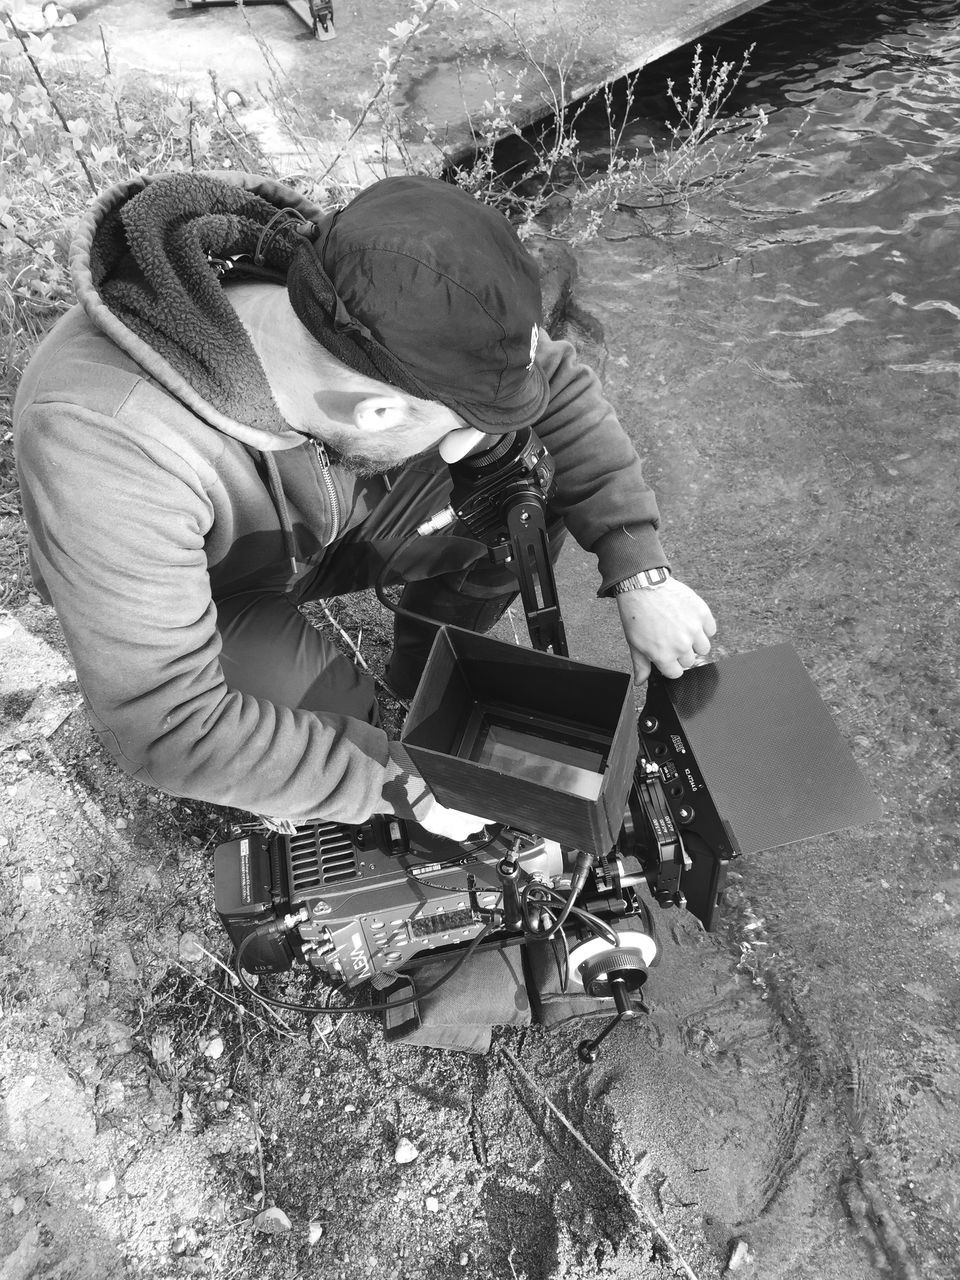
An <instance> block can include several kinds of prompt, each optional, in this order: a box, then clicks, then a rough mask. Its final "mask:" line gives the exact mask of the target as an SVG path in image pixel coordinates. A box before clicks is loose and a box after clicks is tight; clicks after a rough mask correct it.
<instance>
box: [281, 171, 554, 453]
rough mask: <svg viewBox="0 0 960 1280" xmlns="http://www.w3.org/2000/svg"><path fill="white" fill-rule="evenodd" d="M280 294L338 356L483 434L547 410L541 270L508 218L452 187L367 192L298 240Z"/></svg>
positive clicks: (383, 184) (387, 187)
mask: <svg viewBox="0 0 960 1280" xmlns="http://www.w3.org/2000/svg"><path fill="white" fill-rule="evenodd" d="M287 291H288V293H289V296H290V301H291V304H292V306H293V309H294V311H295V312H296V314H297V316H298V317H299V319H300V320H301V322H302V323H303V324H304V325H305V326H306V328H307V329H308V330H309V331H310V332H311V333H312V334H313V336H314V337H315V338H316V339H317V340H318V341H319V342H321V343H322V344H323V345H324V346H325V347H326V348H327V349H328V350H329V351H330V352H331V353H332V354H333V355H335V356H337V358H338V359H340V360H342V361H343V362H344V363H345V364H347V365H349V366H350V367H351V368H354V369H357V370H359V371H360V372H362V373H366V374H368V375H369V376H371V377H375V378H377V379H379V380H381V381H386V382H388V383H390V384H391V385H393V386H396V387H398V388H399V389H401V390H404V391H408V392H410V393H411V394H412V395H416V396H419V397H421V398H422V399H426V400H438V401H440V402H441V403H442V404H446V405H448V406H449V407H450V408H451V409H453V410H454V411H455V412H456V413H458V414H460V416H461V417H462V418H464V419H465V421H467V422H468V423H470V425H471V426H475V427H477V428H478V429H479V430H481V431H484V432H492V433H499V432H506V431H515V430H518V429H519V428H521V427H527V426H531V425H532V424H533V423H535V422H536V421H537V420H538V419H539V418H540V417H541V415H542V414H543V411H544V409H545V408H546V405H547V402H548V400H549V398H550V390H549V387H548V385H547V380H546V377H545V376H544V374H543V371H542V370H541V369H540V368H539V366H538V365H537V364H536V363H535V360H534V357H535V355H536V349H537V341H538V338H539V334H540V323H541V319H542V316H541V312H542V301H541V295H540V275H539V271H538V269H537V265H536V263H535V262H534V260H533V258H532V257H531V256H530V254H528V253H527V251H526V250H525V249H524V247H523V245H522V243H521V242H520V239H519V237H518V236H517V233H516V232H515V231H514V229H513V227H512V226H511V225H510V223H509V221H508V220H507V219H506V218H505V217H504V216H503V215H502V214H500V213H498V212H497V211H496V210H495V209H492V208H491V207H490V206H489V205H484V204H481V203H480V202H479V201H478V200H475V199H474V198H473V196H471V195H469V194H468V193H467V192H465V191H463V190H462V189H461V188H459V187H455V186H452V185H451V184H450V183H446V182H442V181H441V180H439V179H437V178H426V177H412V176H410V177H397V178H384V179H383V180H382V181H380V182H376V183H374V184H373V185H372V186H370V187H367V188H366V189H365V190H363V191H361V192H360V194H359V195H358V196H356V197H355V198H354V199H353V200H351V201H350V203H349V204H347V205H346V206H345V207H344V208H343V209H341V210H340V211H339V212H337V213H335V214H333V215H328V217H327V218H326V219H324V221H323V222H322V223H321V224H320V229H319V232H318V235H317V236H316V238H314V239H312V240H308V241H304V242H303V243H302V244H301V246H300V247H299V249H298V250H297V252H296V254H295V256H294V259H293V262H292V264H291V266H290V270H289V273H288V276H287Z"/></svg>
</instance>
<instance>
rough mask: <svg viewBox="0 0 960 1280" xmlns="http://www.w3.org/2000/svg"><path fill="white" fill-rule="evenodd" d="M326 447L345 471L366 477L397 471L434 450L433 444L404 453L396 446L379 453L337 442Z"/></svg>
mask: <svg viewBox="0 0 960 1280" xmlns="http://www.w3.org/2000/svg"><path fill="white" fill-rule="evenodd" d="M326 449H327V454H328V456H329V458H330V461H331V462H333V463H335V464H336V465H337V466H338V467H343V469H344V470H345V471H352V472H353V473H354V475H357V476H361V477H365V478H370V477H373V476H383V475H386V474H387V472H388V471H396V469H397V468H398V467H402V466H404V465H405V464H406V463H408V462H412V461H413V460H414V458H423V457H426V456H427V454H429V453H432V452H433V447H432V446H431V448H429V449H422V450H421V451H420V452H419V453H414V454H407V453H404V452H403V450H402V449H399V448H396V447H394V448H393V449H387V450H383V451H382V452H381V453H378V454H370V453H364V452H363V450H362V449H355V448H353V446H352V445H351V446H350V447H349V448H348V449H346V450H345V449H342V448H338V447H337V446H336V445H335V444H327V446H326Z"/></svg>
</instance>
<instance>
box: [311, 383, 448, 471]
mask: <svg viewBox="0 0 960 1280" xmlns="http://www.w3.org/2000/svg"><path fill="white" fill-rule="evenodd" d="M463 425H464V424H463V419H462V418H460V417H459V416H458V415H457V414H456V413H454V411H453V410H452V409H448V408H447V406H446V405H442V404H437V403H436V402H435V401H431V400H417V399H414V398H412V397H409V398H408V397H404V398H402V399H400V398H394V399H393V400H392V401H391V399H389V398H382V399H381V400H378V399H377V398H376V397H371V398H369V399H368V400H367V401H365V403H364V405H363V406H362V407H361V408H360V410H359V411H358V412H357V414H356V415H355V416H354V420H353V421H352V422H344V421H331V420H330V419H328V420H327V421H326V422H325V423H324V424H323V427H322V429H321V430H319V431H318V432H317V433H316V434H317V435H318V436H320V437H321V438H322V439H323V442H324V443H325V444H326V445H327V446H328V447H329V448H330V450H331V451H332V452H333V453H335V454H336V457H337V461H338V462H340V464H341V465H342V466H345V467H348V468H349V469H350V470H351V471H356V472H357V473H358V474H360V475H381V474H382V473H383V472H385V471H391V470H393V468H395V467H397V466H399V465H400V464H401V463H403V462H408V461H409V460H410V459H411V458H416V457H419V456H420V455H421V454H425V453H429V452H430V451H431V450H432V449H434V448H436V446H437V445H438V444H439V443H440V441H441V440H443V439H444V438H445V437H446V436H448V435H449V434H450V433H451V432H452V431H457V430H458V429H460V428H462V427H463Z"/></svg>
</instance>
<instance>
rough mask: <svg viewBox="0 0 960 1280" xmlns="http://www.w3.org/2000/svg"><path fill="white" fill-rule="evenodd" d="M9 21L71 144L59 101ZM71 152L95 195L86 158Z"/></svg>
mask: <svg viewBox="0 0 960 1280" xmlns="http://www.w3.org/2000/svg"><path fill="white" fill-rule="evenodd" d="M9 22H10V29H11V31H12V32H13V34H14V35H15V36H16V37H17V39H18V40H19V41H20V45H21V47H22V49H23V53H24V57H25V58H26V59H27V61H28V62H29V63H30V66H31V67H32V68H33V74H34V75H35V76H36V77H37V80H38V81H39V82H40V87H41V89H43V92H44V93H45V94H46V95H47V101H48V102H49V103H50V105H51V107H53V110H54V113H55V114H56V117H57V119H58V120H59V121H60V123H61V124H62V125H63V131H64V133H65V134H66V135H67V137H68V138H69V139H70V142H71V144H72V143H73V141H74V138H73V134H72V133H71V132H70V126H69V125H68V124H67V118H66V116H65V115H64V114H63V112H62V111H61V110H60V103H59V102H58V101H57V99H56V98H55V97H54V95H53V92H52V91H51V89H50V86H49V85H48V84H47V82H46V80H44V78H43V72H42V71H41V70H40V68H39V66H38V65H37V60H36V58H35V57H34V56H33V54H32V53H31V52H30V50H29V49H28V48H27V42H26V40H25V39H24V38H23V33H22V32H21V30H20V28H19V27H18V26H17V24H16V23H15V22H14V21H13V19H12V18H11V19H9ZM73 154H74V155H75V156H76V158H77V163H78V164H79V165H80V168H81V169H82V170H83V172H84V175H85V177H86V179H87V182H89V184H90V190H91V191H92V192H93V194H94V195H97V194H98V189H97V184H96V183H95V182H94V180H93V174H92V173H91V172H90V170H89V169H88V168H87V162H86V160H84V158H83V156H82V155H81V153H80V152H79V151H78V150H77V149H76V147H74V149H73Z"/></svg>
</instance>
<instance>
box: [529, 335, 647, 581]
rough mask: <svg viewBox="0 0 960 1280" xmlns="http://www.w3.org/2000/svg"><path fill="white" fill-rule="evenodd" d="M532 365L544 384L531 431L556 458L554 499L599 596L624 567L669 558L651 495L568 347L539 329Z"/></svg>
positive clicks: (634, 568)
mask: <svg viewBox="0 0 960 1280" xmlns="http://www.w3.org/2000/svg"><path fill="white" fill-rule="evenodd" d="M537 363H538V364H539V365H540V367H541V368H542V369H543V371H544V373H545V374H546V377H547V381H548V382H549V384H550V402H549V404H548V406H547V411H546V413H545V414H544V416H543V417H542V418H541V419H540V421H539V422H538V423H537V424H536V432H537V435H538V436H539V437H540V438H541V440H542V441H543V443H544V444H545V445H546V446H547V448H548V449H549V451H550V453H551V454H552V455H553V458H554V460H555V461H556V464H557V496H556V499H555V503H556V505H557V508H558V510H559V511H560V514H561V515H562V516H563V519H564V521H565V523H566V525H567V528H568V529H569V530H570V532H571V533H572V534H573V536H574V538H576V540H577V542H578V543H579V544H580V546H582V547H583V548H584V549H585V550H586V551H590V552H592V553H593V554H594V555H595V556H596V557H597V561H598V563H599V566H600V574H601V586H600V590H599V594H600V595H604V594H607V593H609V590H610V588H611V587H612V586H613V584H614V583H615V582H619V581H620V579H621V578H626V577H628V576H629V575H630V574H631V573H637V572H638V571H639V570H640V569H651V568H654V567H655V566H657V565H668V564H669V561H668V560H667V558H666V556H665V554H664V551H663V548H662V546H661V545H660V540H659V538H658V536H657V529H658V528H659V524H660V516H659V512H658V510H657V502H656V498H655V497H654V494H653V490H652V489H651V488H650V487H649V486H648V485H647V484H646V482H645V481H644V479H643V471H642V467H641V463H640V458H639V457H638V455H637V451H636V449H635V448H634V447H633V444H632V443H631V441H630V439H629V437H628V436H627V434H626V432H625V431H624V430H623V428H622V427H621V425H620V423H619V421H618V419H617V415H616V413H615V411H614V409H613V406H612V405H611V404H610V403H609V401H607V400H606V399H605V398H604V395H603V392H602V390H601V387H600V380H599V378H598V377H597V375H596V374H595V373H594V371H593V370H592V369H590V368H589V367H588V366H587V365H584V364H581V363H580V361H579V360H578V359H577V355H576V352H575V350H574V348H573V346H572V345H571V344H570V343H569V342H555V341H553V340H552V339H550V338H548V337H547V336H546V335H545V334H543V335H541V338H540V344H539V348H538V352H537Z"/></svg>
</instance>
